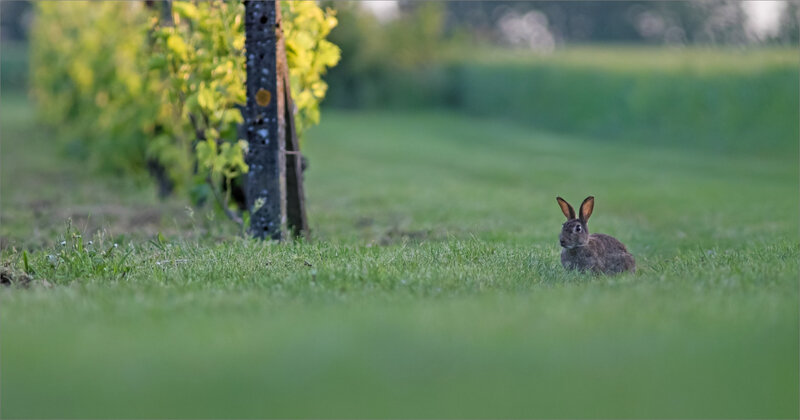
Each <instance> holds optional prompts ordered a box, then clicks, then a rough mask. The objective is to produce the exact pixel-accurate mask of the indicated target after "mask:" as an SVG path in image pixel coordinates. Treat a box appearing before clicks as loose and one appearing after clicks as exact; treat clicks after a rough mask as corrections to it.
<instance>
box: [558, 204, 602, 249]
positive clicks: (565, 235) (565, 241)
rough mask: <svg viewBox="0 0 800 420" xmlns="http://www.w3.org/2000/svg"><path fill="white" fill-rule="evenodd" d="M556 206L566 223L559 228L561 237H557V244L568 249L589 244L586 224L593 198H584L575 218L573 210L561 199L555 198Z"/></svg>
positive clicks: (592, 205) (590, 213) (592, 206)
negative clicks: (558, 207) (565, 218)
mask: <svg viewBox="0 0 800 420" xmlns="http://www.w3.org/2000/svg"><path fill="white" fill-rule="evenodd" d="M556 201H558V205H559V206H560V207H561V211H562V212H563V213H564V216H566V217H567V221H566V222H564V225H563V226H562V227H561V235H559V238H558V239H559V242H560V243H561V246H562V247H564V248H568V249H573V248H577V247H580V246H584V245H586V243H587V242H589V229H588V228H587V227H586V223H587V222H588V221H589V216H591V215H592V210H594V197H591V196H590V197H586V199H585V200H583V203H581V208H580V214H579V216H578V217H577V218H576V217H575V210H574V209H573V208H572V206H571V205H569V203H567V202H566V201H565V200H564V199H563V198H561V197H556Z"/></svg>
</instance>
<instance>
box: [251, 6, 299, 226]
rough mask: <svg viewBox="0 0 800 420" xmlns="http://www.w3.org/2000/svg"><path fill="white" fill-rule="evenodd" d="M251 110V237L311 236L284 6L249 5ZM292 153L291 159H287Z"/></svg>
mask: <svg viewBox="0 0 800 420" xmlns="http://www.w3.org/2000/svg"><path fill="white" fill-rule="evenodd" d="M244 4H245V19H244V21H245V54H246V59H247V82H246V84H247V106H246V107H245V110H244V113H243V114H244V115H243V116H244V123H245V127H246V128H245V131H246V137H247V143H248V152H247V156H246V157H245V160H246V162H247V165H248V166H249V168H250V169H249V172H248V173H247V180H246V186H245V195H246V205H247V210H248V211H249V212H250V227H249V233H250V235H252V236H254V237H256V238H261V239H264V238H271V239H275V240H283V239H285V238H286V230H287V229H286V228H287V222H288V225H289V227H290V228H291V230H292V232H293V233H294V234H295V235H300V234H306V233H307V232H308V224H307V222H306V215H305V205H304V197H303V183H302V171H301V166H300V152H299V148H298V143H297V136H296V134H295V129H294V113H293V110H292V106H293V105H292V100H291V89H290V85H289V76H288V65H287V63H286V50H285V46H284V42H283V33H282V31H281V27H280V22H281V20H280V19H281V17H280V3H279V2H276V1H245V2H244ZM287 149H288V152H289V154H288V157H287Z"/></svg>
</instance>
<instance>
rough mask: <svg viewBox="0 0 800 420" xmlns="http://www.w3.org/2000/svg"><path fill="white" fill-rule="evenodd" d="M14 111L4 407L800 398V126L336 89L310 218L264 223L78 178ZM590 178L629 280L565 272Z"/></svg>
mask: <svg viewBox="0 0 800 420" xmlns="http://www.w3.org/2000/svg"><path fill="white" fill-rule="evenodd" d="M0 115H1V116H2V120H1V121H0V122H1V123H2V133H0V134H2V149H0V165H2V166H1V167H0V171H1V172H0V187H1V188H2V201H0V211H2V221H1V223H0V236H1V237H2V251H1V252H2V258H3V262H4V263H6V264H9V265H10V266H12V267H13V268H14V269H15V270H17V273H18V272H19V271H20V270H23V269H24V265H25V262H24V259H23V252H22V251H23V250H26V251H25V255H27V258H28V266H29V270H30V271H32V272H34V278H35V279H36V280H35V282H36V286H34V287H31V288H29V289H21V288H13V287H12V288H2V290H0V317H1V318H0V331H1V333H0V339H2V341H1V342H0V379H2V394H0V410H2V412H0V415H2V416H3V417H6V418H50V417H58V418H78V417H80V418H94V417H97V418H109V417H116V418H119V417H126V418H178V417H192V418H239V417H250V418H253V417H287V418H288V417H335V418H344V417H373V418H390V417H391V418H398V417H415V418H422V417H467V418H469V417H506V418H534V417H544V418H560V417H561V418H563V417H566V418H587V417H588V418H611V417H627V418H648V417H658V418H667V417H669V418H688V417H695V418H696V417H706V418H711V417H714V418H797V417H798V415H800V413H798V403H799V402H798V394H800V390H799V389H798V370H800V366H799V364H798V341H799V337H798V257H800V244H799V243H798V212H799V209H798V196H797V194H798V159H797V157H798V153H797V143H796V139H791V142H789V141H787V142H785V143H784V144H783V146H782V147H783V148H782V149H781V150H780V151H779V152H775V153H772V152H770V153H766V154H759V155H758V158H753V157H752V156H750V155H749V154H739V155H737V154H726V155H725V156H716V155H713V154H711V153H710V152H708V151H707V150H708V149H689V148H683V149H681V148H674V147H673V148H665V149H657V148H653V146H651V145H649V144H648V145H644V144H643V145H642V146H635V145H634V146H632V145H631V144H630V143H614V142H609V141H597V140H594V139H592V138H572V137H565V136H560V135H557V134H553V133H547V132H541V131H536V130H535V129H533V128H531V127H530V126H522V125H515V124H514V123H511V122H508V121H500V120H493V119H474V118H469V117H465V116H461V115H458V114H451V113H444V112H421V111H420V112H416V113H414V112H399V111H398V112H392V113H388V112H385V113H382V112H359V113H355V112H354V113H345V112H340V111H332V110H327V111H325V112H323V121H322V124H321V125H320V126H319V127H317V128H315V129H313V130H312V131H311V132H310V137H309V138H308V139H307V140H306V143H305V145H304V147H305V148H306V151H307V154H308V156H309V159H310V164H311V166H310V169H309V171H308V172H307V173H306V182H307V191H308V202H309V216H310V219H311V226H312V229H313V236H314V238H313V240H312V241H311V242H309V243H290V244H285V245H275V244H267V243H258V242H254V241H248V240H243V239H237V238H233V237H231V235H233V231H234V229H233V228H232V227H231V226H230V225H229V224H228V222H227V221H224V220H220V219H219V217H218V216H217V217H216V218H215V219H213V220H212V219H210V218H211V216H210V214H211V213H208V212H206V211H201V210H198V211H194V212H190V211H187V210H185V209H184V203H183V202H182V201H181V200H179V199H174V200H170V201H168V202H165V203H159V202H158V201H157V200H156V199H155V198H154V197H155V193H154V189H153V187H152V186H150V185H149V184H147V183H146V182H142V181H141V180H120V179H116V178H114V177H108V176H96V175H92V174H89V173H86V172H85V171H84V168H83V166H82V165H81V163H80V162H75V161H72V160H69V159H67V158H64V157H63V155H61V154H59V153H58V149H57V147H55V146H54V144H53V143H52V142H50V141H49V139H50V137H52V134H49V133H48V132H47V131H46V130H43V129H41V128H39V127H38V126H37V124H36V123H35V121H34V120H33V118H32V113H31V110H30V108H29V106H28V105H27V103H26V102H25V100H24V98H22V97H20V96H13V95H4V97H3V101H2V114H0ZM758 140H759V139H754V140H753V141H758ZM761 140H763V139H761ZM771 144H774V142H773V143H771ZM589 194H592V195H594V196H595V197H596V200H597V203H596V207H595V212H594V215H593V218H592V220H591V223H590V225H589V228H590V230H592V231H594V232H603V233H608V234H612V235H614V236H616V237H617V238H619V239H620V240H622V241H623V242H625V243H626V244H627V245H628V248H629V249H630V250H631V252H632V253H633V254H634V255H635V256H636V259H637V263H638V266H639V268H638V271H637V273H636V274H635V275H623V276H618V277H592V276H585V275H576V274H568V273H565V272H564V271H563V270H562V268H561V266H560V263H559V259H558V254H559V248H558V241H557V236H558V233H559V230H560V226H561V223H562V221H563V220H562V219H563V216H562V215H561V213H560V211H559V209H558V206H557V204H556V202H555V196H556V195H561V196H563V197H565V198H567V199H568V200H569V201H571V202H572V203H573V204H578V203H579V202H580V200H582V199H583V198H584V197H585V196H587V195H589ZM66 218H72V220H73V230H72V231H71V233H69V232H68V233H67V235H66V236H67V237H66V238H64V235H65V232H66V231H65V229H66V228H65V220H66ZM76 230H77V231H82V233H83V237H81V238H77V237H73V236H72V233H75V232H76ZM98 230H99V233H97V232H98ZM158 232H162V234H163V235H162V239H159V237H158V235H157V233H158ZM62 239H66V244H65V245H60V242H61V241H62ZM89 240H92V244H91V245H89V243H88V241H89ZM115 242H116V243H117V244H118V247H117V248H113V243H115ZM109 248H111V249H112V250H111V251H108V252H109V253H108V255H107V256H106V257H105V258H101V257H99V256H97V255H96V254H95V251H98V252H107V250H108V249H109ZM81 249H82V250H81ZM93 255H94V256H95V258H94V259H92V258H91V257H92V256H93ZM126 270H127V271H126ZM120 272H125V274H124V275H122V274H120ZM42 279H44V280H46V281H47V282H48V283H49V284H51V285H52V286H51V287H46V286H44V285H42V282H41V281H40V280H42Z"/></svg>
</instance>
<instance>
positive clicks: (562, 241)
mask: <svg viewBox="0 0 800 420" xmlns="http://www.w3.org/2000/svg"><path fill="white" fill-rule="evenodd" d="M558 242H560V243H561V246H564V245H566V244H567V243H566V242H564V240H563V239H559V241H558Z"/></svg>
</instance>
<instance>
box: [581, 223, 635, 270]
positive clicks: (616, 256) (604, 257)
mask: <svg viewBox="0 0 800 420" xmlns="http://www.w3.org/2000/svg"><path fill="white" fill-rule="evenodd" d="M588 246H590V247H592V248H594V250H595V252H594V254H595V255H597V256H598V260H599V262H600V266H601V267H602V268H601V269H600V270H599V271H602V272H603V273H606V274H613V273H621V272H623V271H629V270H630V271H636V262H635V261H634V259H633V255H631V254H630V253H629V252H628V249H627V248H625V244H623V243H622V242H620V241H618V240H617V238H615V237H613V236H609V235H605V234H602V233H593V234H591V235H589V244H588Z"/></svg>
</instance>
